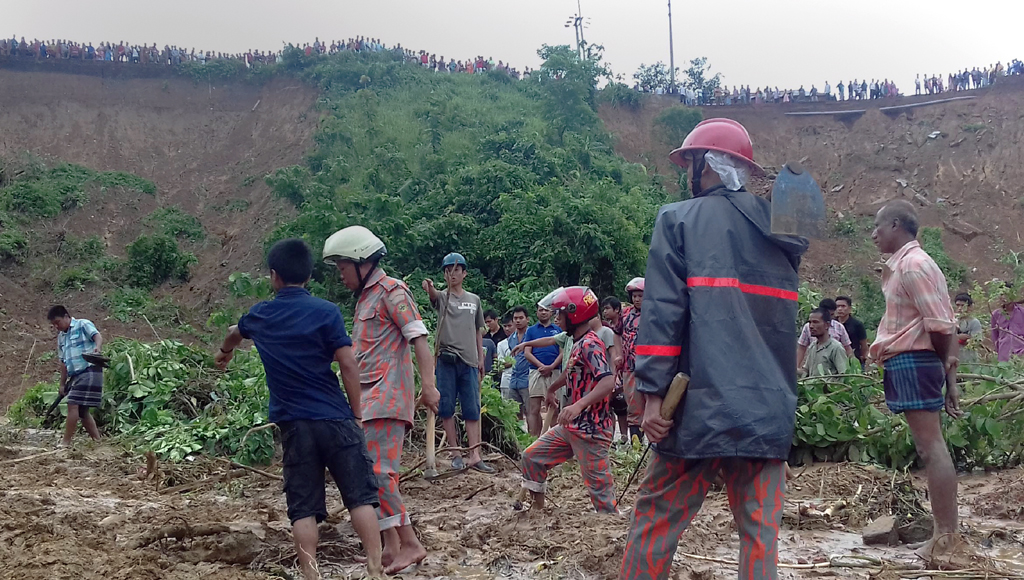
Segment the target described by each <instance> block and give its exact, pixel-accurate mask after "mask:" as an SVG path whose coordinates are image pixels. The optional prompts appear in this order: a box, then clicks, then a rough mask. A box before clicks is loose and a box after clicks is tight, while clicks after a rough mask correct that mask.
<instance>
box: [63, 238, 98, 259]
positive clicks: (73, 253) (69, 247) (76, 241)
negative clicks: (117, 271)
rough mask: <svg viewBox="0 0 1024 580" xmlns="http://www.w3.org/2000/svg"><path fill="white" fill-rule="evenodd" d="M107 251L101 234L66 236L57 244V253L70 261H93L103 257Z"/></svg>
mask: <svg viewBox="0 0 1024 580" xmlns="http://www.w3.org/2000/svg"><path fill="white" fill-rule="evenodd" d="M105 251H106V248H105V247H104V246H103V240H101V239H100V237H99V236H89V237H87V238H78V237H75V236H64V238H63V239H62V240H60V242H59V243H58V245H57V254H58V255H60V257H61V258H63V259H64V260H66V261H69V262H93V261H95V260H97V259H99V258H101V257H103V254H104V253H105Z"/></svg>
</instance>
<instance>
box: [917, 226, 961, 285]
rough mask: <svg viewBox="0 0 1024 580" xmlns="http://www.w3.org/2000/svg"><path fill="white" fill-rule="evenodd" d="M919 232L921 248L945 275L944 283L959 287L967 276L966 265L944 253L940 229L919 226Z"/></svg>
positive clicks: (944, 247)
mask: <svg viewBox="0 0 1024 580" xmlns="http://www.w3.org/2000/svg"><path fill="white" fill-rule="evenodd" d="M920 234H921V235H920V239H921V249H923V250H924V251H925V252H927V253H928V255H929V256H931V257H932V259H933V260H935V263H936V264H937V265H938V266H939V269H940V270H942V273H943V274H944V275H945V276H946V283H947V284H948V285H949V287H950V288H951V289H953V290H956V289H958V288H960V287H961V285H962V284H963V283H964V281H965V280H964V278H965V277H966V276H967V267H966V266H964V265H963V264H961V263H960V262H957V261H956V260H954V259H953V258H951V257H950V256H949V254H947V253H946V246H945V245H944V244H943V243H942V229H941V228H921V231H920Z"/></svg>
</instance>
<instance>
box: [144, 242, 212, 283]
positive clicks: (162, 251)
mask: <svg viewBox="0 0 1024 580" xmlns="http://www.w3.org/2000/svg"><path fill="white" fill-rule="evenodd" d="M127 249H128V265H127V268H128V272H127V276H128V282H129V283H130V284H132V285H133V286H137V287H139V288H155V287H156V286H159V285H160V284H163V283H164V282H166V281H168V280H181V281H184V280H188V277H189V272H188V268H189V266H191V265H192V264H195V263H196V262H197V261H198V260H196V257H195V255H193V254H192V253H191V252H182V251H181V250H180V249H179V248H178V242H176V241H175V240H174V238H171V237H169V236H166V235H161V234H156V235H152V236H147V235H142V236H139V237H138V239H136V240H135V241H134V242H132V243H130V244H128V248H127Z"/></svg>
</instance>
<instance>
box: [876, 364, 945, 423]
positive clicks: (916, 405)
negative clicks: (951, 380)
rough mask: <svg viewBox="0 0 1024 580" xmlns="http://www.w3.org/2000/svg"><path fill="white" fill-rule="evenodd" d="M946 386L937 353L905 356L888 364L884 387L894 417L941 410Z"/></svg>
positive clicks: (942, 365) (942, 367) (886, 400)
mask: <svg viewBox="0 0 1024 580" xmlns="http://www.w3.org/2000/svg"><path fill="white" fill-rule="evenodd" d="M945 384H946V367H945V365H944V364H943V363H942V361H941V360H939V356H938V355H937V354H935V351H931V350H915V351H911V352H904V353H900V354H898V355H896V356H894V357H892V358H891V359H889V360H887V361H885V374H884V376H883V377H882V385H883V386H884V387H885V404H886V405H888V406H889V410H890V411H892V412H893V413H902V412H904V411H938V410H940V409H942V407H943V406H944V405H945V398H944V397H943V395H942V387H943V386H944V385H945Z"/></svg>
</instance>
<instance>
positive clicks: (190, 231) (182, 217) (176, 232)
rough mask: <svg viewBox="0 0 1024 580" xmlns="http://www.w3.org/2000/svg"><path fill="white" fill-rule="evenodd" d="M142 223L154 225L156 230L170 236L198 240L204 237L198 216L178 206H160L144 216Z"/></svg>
mask: <svg viewBox="0 0 1024 580" xmlns="http://www.w3.org/2000/svg"><path fill="white" fill-rule="evenodd" d="M143 223H145V224H146V225H150V226H155V227H156V230H157V232H159V233H161V234H164V235H166V236H168V237H172V238H178V239H181V238H184V239H186V240H190V241H193V242H200V241H202V240H203V237H205V233H204V232H203V224H202V223H200V222H199V218H197V217H196V216H194V215H191V214H187V213H185V212H184V211H182V210H181V208H180V207H178V206H171V207H162V208H160V209H158V210H156V211H154V212H153V213H151V214H149V215H148V216H146V219H145V220H143Z"/></svg>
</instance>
